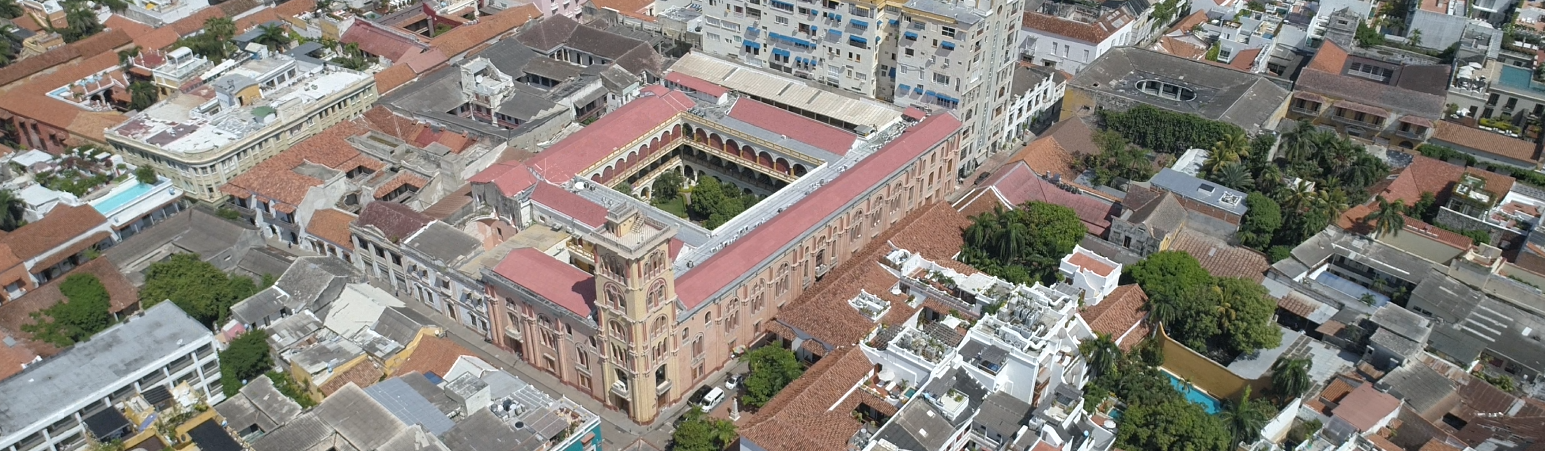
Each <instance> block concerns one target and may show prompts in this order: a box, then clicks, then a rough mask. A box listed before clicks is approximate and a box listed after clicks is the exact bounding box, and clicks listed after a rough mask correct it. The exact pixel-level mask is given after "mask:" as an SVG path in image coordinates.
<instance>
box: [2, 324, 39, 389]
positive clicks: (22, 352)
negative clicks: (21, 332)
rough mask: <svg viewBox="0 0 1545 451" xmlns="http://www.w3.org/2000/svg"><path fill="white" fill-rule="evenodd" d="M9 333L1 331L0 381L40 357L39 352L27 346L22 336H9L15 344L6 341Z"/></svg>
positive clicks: (18, 371)
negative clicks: (8, 343)
mask: <svg viewBox="0 0 1545 451" xmlns="http://www.w3.org/2000/svg"><path fill="white" fill-rule="evenodd" d="M8 336H9V335H8V334H5V333H4V332H0V381H3V380H5V379H6V378H8V377H11V376H14V375H16V373H20V372H21V370H22V367H21V366H22V365H27V364H31V363H32V361H33V360H36V359H37V358H38V353H36V352H33V351H32V348H29V347H27V345H28V343H26V342H23V341H22V338H21V337H9V338H11V339H12V340H13V341H14V343H15V344H12V345H7V344H6V343H5V341H4V339H5V338H6V337H8Z"/></svg>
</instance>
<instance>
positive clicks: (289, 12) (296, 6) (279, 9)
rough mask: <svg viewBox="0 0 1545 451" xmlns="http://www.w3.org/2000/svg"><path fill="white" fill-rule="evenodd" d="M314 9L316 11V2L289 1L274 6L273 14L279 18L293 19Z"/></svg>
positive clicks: (304, 0) (313, 0)
mask: <svg viewBox="0 0 1545 451" xmlns="http://www.w3.org/2000/svg"><path fill="white" fill-rule="evenodd" d="M315 9H317V2H316V0H290V1H287V2H284V3H280V4H278V5H274V12H275V13H278V14H279V16H280V17H295V16H299V15H301V14H303V13H306V12H308V11H312V10H315Z"/></svg>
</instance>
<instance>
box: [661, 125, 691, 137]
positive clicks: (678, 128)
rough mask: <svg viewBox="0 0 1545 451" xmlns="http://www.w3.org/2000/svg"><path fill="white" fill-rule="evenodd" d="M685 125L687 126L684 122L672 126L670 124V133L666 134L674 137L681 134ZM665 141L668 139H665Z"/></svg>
mask: <svg viewBox="0 0 1545 451" xmlns="http://www.w3.org/2000/svg"><path fill="white" fill-rule="evenodd" d="M686 127H687V126H686V125H684V124H676V125H673V126H671V131H670V133H669V134H667V135H666V136H667V137H669V138H675V137H677V136H681V131H682V130H684V129H686ZM666 141H670V139H666Z"/></svg>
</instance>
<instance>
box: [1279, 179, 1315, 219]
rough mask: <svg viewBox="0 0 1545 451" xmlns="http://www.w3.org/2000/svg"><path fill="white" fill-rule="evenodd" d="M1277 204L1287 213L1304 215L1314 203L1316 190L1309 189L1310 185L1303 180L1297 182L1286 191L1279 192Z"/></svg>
mask: <svg viewBox="0 0 1545 451" xmlns="http://www.w3.org/2000/svg"><path fill="white" fill-rule="evenodd" d="M1277 195H1278V196H1280V197H1281V198H1280V199H1277V203H1279V204H1281V205H1282V207H1283V208H1284V209H1285V211H1286V212H1292V213H1303V212H1304V211H1307V210H1308V209H1309V206H1310V204H1312V203H1313V202H1314V199H1315V196H1314V190H1312V189H1310V188H1309V183H1308V182H1305V181H1304V180H1303V179H1299V180H1297V181H1295V182H1294V183H1293V184H1292V185H1289V186H1287V187H1286V188H1285V189H1281V190H1277Z"/></svg>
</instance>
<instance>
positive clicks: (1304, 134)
mask: <svg viewBox="0 0 1545 451" xmlns="http://www.w3.org/2000/svg"><path fill="white" fill-rule="evenodd" d="M1318 130H1319V129H1317V128H1315V127H1314V124H1313V123H1310V122H1309V121H1306V120H1300V121H1298V124H1297V125H1294V126H1293V129H1292V130H1289V131H1288V132H1287V133H1284V134H1282V145H1281V146H1280V147H1278V149H1279V150H1281V152H1282V153H1281V154H1280V155H1278V156H1280V157H1282V158H1284V159H1287V160H1290V161H1301V160H1306V159H1308V158H1309V157H1310V156H1311V155H1312V153H1313V152H1314V145H1313V144H1312V143H1311V142H1310V138H1311V137H1313V136H1314V134H1315V133H1316V132H1318Z"/></svg>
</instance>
